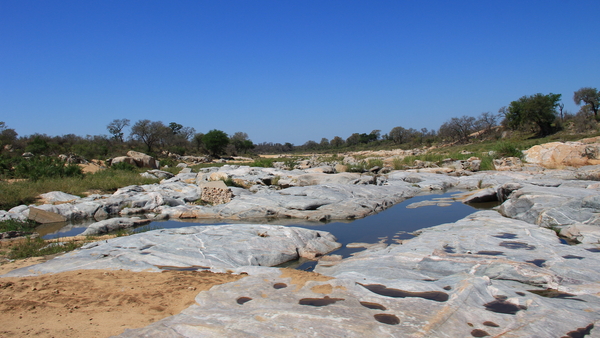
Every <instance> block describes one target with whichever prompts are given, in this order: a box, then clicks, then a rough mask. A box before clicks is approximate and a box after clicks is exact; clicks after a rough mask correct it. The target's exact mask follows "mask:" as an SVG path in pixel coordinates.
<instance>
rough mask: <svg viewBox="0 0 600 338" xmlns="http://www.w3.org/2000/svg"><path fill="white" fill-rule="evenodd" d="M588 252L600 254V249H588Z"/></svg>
mask: <svg viewBox="0 0 600 338" xmlns="http://www.w3.org/2000/svg"><path fill="white" fill-rule="evenodd" d="M586 250H587V251H589V252H600V248H588V249H586Z"/></svg>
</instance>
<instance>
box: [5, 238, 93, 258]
mask: <svg viewBox="0 0 600 338" xmlns="http://www.w3.org/2000/svg"><path fill="white" fill-rule="evenodd" d="M83 244H84V243H83V242H76V241H68V242H57V241H52V242H47V241H45V240H43V239H41V238H39V237H37V238H33V239H32V238H29V237H27V239H25V240H24V241H22V242H19V243H17V244H16V245H14V246H13V247H11V248H10V252H9V253H8V258H10V259H19V258H28V257H38V256H46V255H53V254H57V253H61V252H67V251H72V250H75V249H77V248H79V247H81V246H82V245H83Z"/></svg>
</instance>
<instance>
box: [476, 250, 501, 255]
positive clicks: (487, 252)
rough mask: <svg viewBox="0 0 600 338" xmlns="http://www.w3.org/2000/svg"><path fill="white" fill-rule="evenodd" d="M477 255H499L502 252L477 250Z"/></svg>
mask: <svg viewBox="0 0 600 338" xmlns="http://www.w3.org/2000/svg"><path fill="white" fill-rule="evenodd" d="M477 254H478V255H487V256H501V255H503V254H504V252H502V251H477Z"/></svg>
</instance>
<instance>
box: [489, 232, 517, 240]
mask: <svg viewBox="0 0 600 338" xmlns="http://www.w3.org/2000/svg"><path fill="white" fill-rule="evenodd" d="M494 237H496V238H502V239H515V238H517V235H515V234H511V233H510V232H503V233H501V234H498V235H494Z"/></svg>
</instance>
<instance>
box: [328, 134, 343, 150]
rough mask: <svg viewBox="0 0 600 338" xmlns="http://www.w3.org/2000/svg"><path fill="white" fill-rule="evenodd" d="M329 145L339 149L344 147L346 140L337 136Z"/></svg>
mask: <svg viewBox="0 0 600 338" xmlns="http://www.w3.org/2000/svg"><path fill="white" fill-rule="evenodd" d="M329 144H330V145H331V146H332V147H335V148H339V147H341V146H343V145H344V139H343V138H341V137H339V136H335V137H334V138H333V139H331V142H329Z"/></svg>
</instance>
